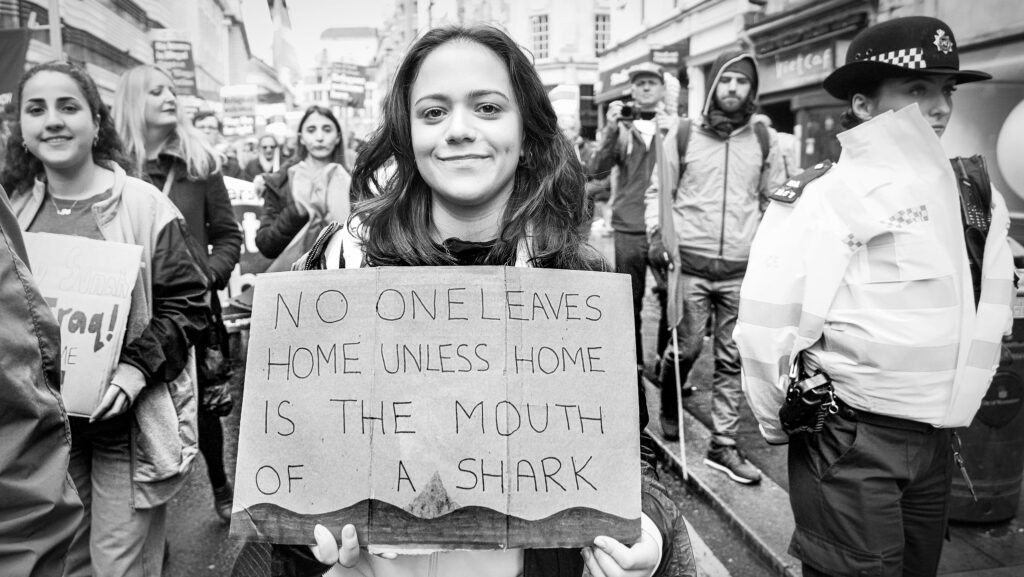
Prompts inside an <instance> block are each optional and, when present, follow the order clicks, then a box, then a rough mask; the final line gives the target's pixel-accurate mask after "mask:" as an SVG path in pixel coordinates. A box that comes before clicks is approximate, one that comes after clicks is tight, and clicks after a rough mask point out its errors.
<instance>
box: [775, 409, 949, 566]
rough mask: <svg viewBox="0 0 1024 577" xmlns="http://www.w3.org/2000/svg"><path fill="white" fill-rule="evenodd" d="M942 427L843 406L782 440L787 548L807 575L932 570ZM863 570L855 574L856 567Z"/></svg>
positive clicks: (938, 549)
mask: <svg viewBox="0 0 1024 577" xmlns="http://www.w3.org/2000/svg"><path fill="white" fill-rule="evenodd" d="M950 438H951V432H950V431H949V429H936V428H934V427H932V426H931V425H927V424H925V423H920V422H916V421H909V420H905V419H897V418H893V417H885V416H881V415H874V414H871V413H866V412H863V411H858V410H854V409H851V408H849V407H846V406H843V407H842V408H841V410H840V411H839V413H838V414H835V415H831V416H829V417H828V418H827V419H826V420H825V425H824V427H823V429H822V431H821V432H820V433H818V434H800V435H795V436H793V437H791V438H790V443H789V482H790V491H789V496H790V503H791V505H792V507H793V517H794V519H795V521H796V531H795V532H794V534H793V541H792V542H791V544H790V553H791V554H792V555H794V556H795V557H797V558H799V559H800V560H801V561H803V562H804V564H805V566H808V567H810V569H811V572H808V573H805V575H819V574H824V575H830V576H833V577H839V576H843V575H851V576H854V575H858V576H859V575H880V576H919V575H920V576H925V575H928V576H931V575H935V574H936V572H937V571H938V564H939V557H940V555H941V553H942V544H943V537H944V536H945V532H946V521H947V515H948V511H949V504H948V503H949V492H950V485H951V481H952V475H953V457H952V449H951V447H950ZM862 571H863V573H862Z"/></svg>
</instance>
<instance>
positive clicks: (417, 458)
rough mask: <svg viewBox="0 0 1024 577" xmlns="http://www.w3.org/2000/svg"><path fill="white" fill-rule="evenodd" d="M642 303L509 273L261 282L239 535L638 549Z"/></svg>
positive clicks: (595, 277) (612, 282)
mask: <svg viewBox="0 0 1024 577" xmlns="http://www.w3.org/2000/svg"><path fill="white" fill-rule="evenodd" d="M630 295H631V291H630V286H629V277H627V276H625V275H617V274H611V273H596V272H575V271H560V270H540V269H530V268H512V267H423V268H420V267H409V268H406V267H403V268H370V269H355V270H340V271H305V272H287V273H270V274H266V275H263V276H261V277H260V282H259V285H258V287H257V289H256V291H255V300H254V307H253V316H252V323H251V329H250V330H251V332H250V339H249V351H248V364H247V367H246V375H245V400H244V402H243V405H242V417H241V433H240V438H239V450H238V464H237V468H236V477H235V499H234V512H233V514H232V523H231V533H232V536H234V537H244V538H248V539H256V540H262V541H268V542H275V543H292V544H298V543H310V542H311V541H312V535H313V526H314V525H315V524H316V523H321V524H323V525H325V526H326V527H328V528H330V529H331V530H332V531H334V533H335V535H336V536H340V533H341V528H342V527H343V526H344V525H345V524H347V523H352V524H354V525H355V526H356V528H357V531H358V532H359V536H360V541H361V542H362V543H363V544H364V545H366V544H369V545H376V546H398V547H407V548H428V549H453V548H506V547H570V546H581V545H585V544H590V543H592V541H593V538H594V537H596V536H598V535H609V536H611V537H614V538H616V539H619V540H621V541H623V542H626V543H633V542H635V541H636V539H637V538H639V535H640V524H639V520H640V466H639V454H640V450H639V426H638V422H637V418H638V416H637V415H638V406H637V402H638V400H637V387H636V360H635V359H636V356H635V350H634V348H635V345H634V341H633V328H632V327H633V318H632V307H631V305H630V303H631V300H630V298H631V297H630Z"/></svg>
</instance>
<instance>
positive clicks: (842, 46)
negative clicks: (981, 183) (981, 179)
mask: <svg viewBox="0 0 1024 577" xmlns="http://www.w3.org/2000/svg"><path fill="white" fill-rule="evenodd" d="M903 16H934V17H936V18H939V19H941V20H943V21H945V22H947V23H948V24H949V25H950V26H951V27H952V28H953V32H954V33H955V35H956V39H957V43H958V44H959V47H958V49H959V53H960V66H961V68H964V69H974V70H984V71H986V72H988V73H990V74H992V75H993V77H994V80H992V81H989V82H980V83H976V84H966V85H963V86H961V87H959V88H958V91H957V94H956V96H955V97H954V102H955V113H954V114H953V117H952V119H951V121H950V124H949V127H948V128H947V130H946V133H945V135H944V136H943V138H942V143H943V146H945V148H946V150H947V152H949V154H950V156H970V155H974V154H981V155H983V156H984V157H985V158H986V160H987V162H988V166H989V171H990V173H991V176H992V181H993V184H994V186H995V187H996V188H998V189H999V190H1001V191H1003V192H1004V196H1005V197H1006V199H1007V204H1008V206H1009V208H1010V210H1011V211H1013V212H1017V213H1020V214H1019V217H1020V219H1015V220H1021V221H1024V162H1021V161H1020V159H1019V158H1020V157H1019V151H1020V150H1021V149H1022V147H1024V3H1022V2H1019V1H1017V0H988V1H986V2H985V3H984V8H983V9H981V7H980V5H979V4H978V3H972V2H962V1H959V0H827V1H820V0H768V2H767V5H766V9H765V11H764V12H763V13H761V14H757V15H755V16H754V17H752V18H750V19H749V20H748V23H747V26H746V34H747V36H748V37H749V39H750V42H751V43H752V44H753V46H754V47H755V52H756V54H757V57H758V59H759V64H760V68H761V90H760V91H761V103H762V107H763V109H764V111H765V112H766V113H767V114H769V116H771V117H772V119H773V120H774V122H775V125H776V127H777V128H779V129H780V130H784V131H791V132H793V133H794V134H795V135H796V136H797V137H798V138H799V141H800V153H801V154H800V163H801V164H802V165H803V166H809V165H811V164H814V163H816V162H818V161H820V160H822V159H825V158H828V159H832V160H836V159H838V158H839V154H840V147H839V143H838V141H837V140H836V138H835V135H836V134H837V133H838V132H839V131H840V130H842V128H841V127H840V126H839V116H840V114H841V113H842V112H843V111H844V110H845V109H846V103H844V102H842V101H839V100H836V99H834V98H832V97H831V96H829V95H828V94H827V93H826V92H825V91H824V90H823V89H822V88H821V81H822V80H823V79H824V78H825V77H826V76H828V74H829V73H831V72H832V71H833V70H835V68H837V67H838V66H841V65H842V63H843V62H845V59H846V49H847V48H848V46H849V44H850V40H851V39H852V38H853V36H855V35H856V34H857V32H859V31H861V30H863V29H864V28H865V27H867V26H869V25H871V24H874V23H876V22H883V21H885V20H889V19H891V18H898V17H903ZM1021 229H1022V230H1021V232H1022V233H1024V226H1022V227H1021ZM1017 236H1018V237H1019V238H1020V237H1024V234H1021V235H1017Z"/></svg>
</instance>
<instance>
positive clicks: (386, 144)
mask: <svg viewBox="0 0 1024 577" xmlns="http://www.w3.org/2000/svg"><path fill="white" fill-rule="evenodd" d="M392 163H393V170H392V168H389V167H390V166H391V165H392ZM352 185H353V186H352V188H353V193H354V194H355V195H357V196H358V197H359V198H362V199H366V200H364V201H363V202H361V203H360V204H358V205H357V206H356V207H355V209H354V211H353V217H352V218H351V219H350V220H349V222H348V223H347V225H345V226H335V225H331V226H330V227H328V228H327V229H326V231H325V233H324V235H322V236H321V238H320V239H319V240H318V242H317V243H316V245H315V250H314V251H312V252H311V253H310V254H309V255H307V257H306V258H305V259H304V265H305V268H328V269H333V268H356V267H360V266H453V265H454V266H468V265H506V266H513V265H515V266H533V267H538V268H550V269H567V270H588V271H593V270H607V268H608V267H607V265H606V263H605V262H604V260H603V259H602V258H601V257H600V255H599V254H598V253H597V251H596V250H595V249H594V248H592V247H591V246H590V245H588V244H587V242H586V240H585V239H584V237H583V234H582V232H581V228H582V226H581V225H582V224H583V223H584V222H585V221H586V219H587V214H586V208H585V207H586V203H585V188H586V178H585V176H584V173H583V169H582V167H581V165H580V162H579V160H578V158H577V157H576V154H575V153H574V151H573V149H572V145H571V144H570V143H569V141H568V140H567V139H566V138H565V137H564V136H563V135H562V134H561V132H560V130H559V128H558V122H557V118H556V116H555V112H554V109H553V108H552V106H551V103H550V101H549V99H548V96H547V93H546V91H545V90H544V86H543V83H542V82H541V80H540V77H539V76H538V75H537V72H536V70H535V69H534V68H533V66H532V65H531V64H530V62H529V61H528V60H527V58H526V57H525V55H524V54H523V52H522V50H521V49H520V48H519V46H517V45H516V44H515V42H514V41H513V40H512V39H511V38H509V36H508V35H507V34H505V33H504V32H502V31H500V30H498V29H496V28H492V27H486V26H476V27H459V26H452V27H444V28H438V29H434V30H431V31H429V32H427V33H426V34H425V35H424V36H422V37H421V38H420V39H419V40H418V41H417V42H416V43H415V44H414V45H413V46H412V48H411V49H410V51H409V52H408V54H407V55H406V57H405V60H404V61H403V63H402V64H401V66H400V67H399V69H398V72H397V73H396V75H395V80H394V84H393V86H392V88H391V91H390V92H389V94H388V96H387V98H386V99H385V102H384V115H383V122H382V125H381V126H380V128H379V129H378V130H377V132H376V133H375V134H374V135H373V137H372V138H371V139H370V141H369V143H368V145H367V147H366V149H365V151H364V152H363V153H362V154H360V156H359V159H358V161H357V164H356V168H355V171H354V173H353V181H352ZM372 191H380V194H379V196H373V193H372ZM335 231H340V233H338V234H334V232H335ZM619 306H622V307H630V303H629V302H624V303H619ZM623 386H629V387H632V386H636V384H635V381H632V380H631V381H630V382H628V383H623ZM640 399H641V400H640V406H641V407H643V406H645V404H644V401H643V397H642V396H641V397H640ZM637 425H638V428H639V429H640V430H643V427H644V426H645V425H646V411H644V413H643V414H641V415H638V422H637ZM643 454H644V457H645V458H644V459H643V461H642V465H641V469H642V477H643V481H642V486H643V490H642V495H641V500H642V511H643V514H642V515H641V528H642V530H641V537H640V539H639V540H638V541H637V542H636V543H634V544H631V545H627V544H624V543H620V542H619V541H617V540H615V539H612V538H610V537H607V536H603V537H597V538H596V539H595V542H594V545H593V546H590V547H584V548H583V549H582V550H581V549H526V550H523V549H513V550H501V551H477V552H465V551H458V552H450V553H446V554H431V555H421V556H414V555H403V556H398V557H395V556H393V555H390V554H389V555H388V556H386V557H385V556H376V555H371V554H368V552H367V550H366V549H361V548H360V547H359V536H358V535H357V534H356V529H355V527H354V526H352V525H346V526H345V527H344V528H342V530H341V532H340V544H339V542H338V541H337V540H336V536H335V535H334V534H332V533H331V531H330V530H328V529H327V528H325V527H323V526H321V525H316V526H315V527H310V529H311V531H310V532H311V533H312V534H311V535H310V541H315V543H316V545H315V546H313V547H311V548H310V547H304V546H297V547H292V546H275V547H273V548H272V550H271V551H270V554H263V555H262V556H261V555H258V554H255V553H254V551H253V550H254V549H256V548H257V547H258V546H256V545H249V546H248V547H247V550H246V551H244V552H243V554H242V555H241V556H240V558H239V560H238V562H236V565H235V575H242V574H246V575H250V574H261V573H263V574H266V573H267V572H269V573H271V574H272V575H274V576H275V577H277V576H278V575H281V576H283V575H290V576H305V575H321V574H324V573H325V572H327V571H328V570H329V571H330V573H329V575H353V576H355V575H362V576H365V575H374V576H375V577H387V576H393V575H409V576H412V575H415V576H419V575H424V576H426V575H430V574H435V573H436V574H441V575H475V576H479V577H513V576H519V575H527V576H530V577H579V576H580V575H582V574H584V572H585V571H586V573H587V574H589V575H595V576H597V575H609V576H610V575H631V576H635V577H648V576H651V575H692V574H694V571H695V569H694V565H693V560H692V556H691V553H690V549H689V542H688V539H687V536H686V529H685V525H684V521H683V518H682V516H681V515H680V514H679V512H678V510H677V508H676V506H675V504H674V503H673V502H672V501H671V499H670V498H669V496H668V495H667V493H666V492H665V491H664V488H663V487H662V486H661V485H660V483H659V482H658V481H657V479H656V476H655V474H654V472H653V468H652V467H651V459H653V455H651V454H650V453H649V452H648V451H646V450H645V451H643ZM261 559H262V560H263V562H264V563H266V565H267V566H266V567H265V568H260V567H259V563H260V560H261Z"/></svg>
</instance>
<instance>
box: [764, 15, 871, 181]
mask: <svg viewBox="0 0 1024 577" xmlns="http://www.w3.org/2000/svg"><path fill="white" fill-rule="evenodd" d="M873 11H874V3H873V2H871V1H870V0H833V1H831V2H818V3H810V4H809V5H808V4H803V5H798V6H796V7H795V8H792V9H790V10H787V11H784V12H779V13H775V14H766V15H765V16H764V17H763V18H761V19H760V20H758V21H756V22H753V23H751V25H749V26H748V27H747V33H748V34H749V36H750V38H751V41H752V42H753V43H754V46H755V54H756V56H757V59H758V68H759V73H760V86H759V90H758V92H759V95H760V102H761V109H762V112H764V113H765V114H766V115H768V116H769V117H770V118H771V119H772V123H773V126H774V127H775V129H776V130H778V131H780V132H786V133H791V134H793V135H794V136H795V137H796V138H795V141H796V143H797V146H798V150H797V154H796V155H795V157H796V160H797V163H798V164H799V166H801V167H807V166H811V165H814V164H817V163H818V162H821V161H822V160H825V159H829V160H833V161H834V160H837V159H838V158H839V152H840V147H839V141H838V140H836V134H838V133H839V132H840V131H841V130H842V127H841V126H840V124H839V117H840V115H841V114H842V113H843V111H844V110H846V104H845V103H844V102H842V101H839V100H836V99H835V98H833V97H831V96H830V95H829V94H828V93H826V92H825V90H824V89H823V88H822V87H821V81H822V80H824V79H825V77H827V76H828V75H829V74H831V73H832V71H833V70H835V69H836V68H837V67H838V66H840V65H841V64H842V63H843V61H844V60H845V58H846V49H847V47H848V46H849V45H850V40H851V39H852V38H853V37H854V36H855V35H856V34H857V32H859V31H860V30H862V29H863V28H865V27H866V26H867V25H868V23H869V22H870V20H871V15H872V13H873Z"/></svg>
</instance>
